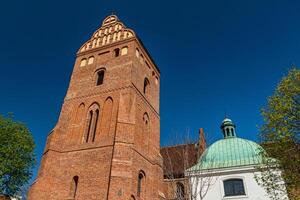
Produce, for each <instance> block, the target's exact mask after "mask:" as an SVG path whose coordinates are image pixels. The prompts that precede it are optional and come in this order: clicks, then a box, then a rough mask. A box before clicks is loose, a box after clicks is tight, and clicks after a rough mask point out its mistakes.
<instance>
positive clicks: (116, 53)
mask: <svg viewBox="0 0 300 200" xmlns="http://www.w3.org/2000/svg"><path fill="white" fill-rule="evenodd" d="M114 54H115V57H118V56H119V55H120V49H115V50H114Z"/></svg>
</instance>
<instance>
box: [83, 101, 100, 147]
mask: <svg viewBox="0 0 300 200" xmlns="http://www.w3.org/2000/svg"><path fill="white" fill-rule="evenodd" d="M98 120H99V106H98V104H97V103H94V104H92V106H91V107H90V108H89V113H88V118H87V128H86V133H85V138H84V140H85V142H89V141H92V142H94V141H95V137H96V133H97V125H98Z"/></svg>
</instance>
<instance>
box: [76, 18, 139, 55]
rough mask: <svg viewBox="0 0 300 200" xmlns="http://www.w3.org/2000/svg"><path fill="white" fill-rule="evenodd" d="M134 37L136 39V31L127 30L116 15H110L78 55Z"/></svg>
mask: <svg viewBox="0 0 300 200" xmlns="http://www.w3.org/2000/svg"><path fill="white" fill-rule="evenodd" d="M132 37H135V33H134V31H133V30H131V29H128V28H126V26H125V25H124V24H123V23H122V22H120V21H119V19H118V17H117V16H116V15H110V16H108V17H106V18H105V19H104V20H103V22H102V26H101V27H100V28H99V29H98V30H97V31H96V32H95V33H94V34H93V36H92V37H91V39H90V40H88V41H87V42H86V43H85V44H84V45H82V46H81V48H80V49H79V51H78V53H82V52H85V51H88V50H91V49H95V48H99V47H103V46H106V45H109V44H112V43H115V42H119V41H122V40H126V39H129V38H132Z"/></svg>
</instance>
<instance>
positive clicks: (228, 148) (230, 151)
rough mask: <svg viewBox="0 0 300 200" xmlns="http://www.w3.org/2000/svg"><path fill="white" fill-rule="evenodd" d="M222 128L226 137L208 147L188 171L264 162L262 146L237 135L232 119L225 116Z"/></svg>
mask: <svg viewBox="0 0 300 200" xmlns="http://www.w3.org/2000/svg"><path fill="white" fill-rule="evenodd" d="M221 129H222V131H223V135H224V138H223V139H221V140H219V141H217V142H215V143H213V144H212V145H211V146H210V147H209V148H207V149H206V151H205V152H204V153H203V154H202V156H201V157H200V159H199V161H198V162H197V164H196V165H194V166H193V167H191V168H190V169H188V171H194V170H208V169H219V168H228V167H238V166H249V165H259V164H261V163H262V157H261V151H262V150H263V149H262V147H261V146H260V145H258V144H257V143H255V142H253V141H250V140H246V139H242V138H238V137H236V133H235V125H234V123H233V122H232V121H231V120H230V119H228V118H225V119H224V120H223V121H222V124H221Z"/></svg>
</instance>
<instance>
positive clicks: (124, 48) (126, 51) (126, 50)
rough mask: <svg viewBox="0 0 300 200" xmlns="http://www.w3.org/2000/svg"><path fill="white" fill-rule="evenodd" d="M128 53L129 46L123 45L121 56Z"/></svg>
mask: <svg viewBox="0 0 300 200" xmlns="http://www.w3.org/2000/svg"><path fill="white" fill-rule="evenodd" d="M127 53H128V47H123V48H122V50H121V56H123V55H126V54H127Z"/></svg>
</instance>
